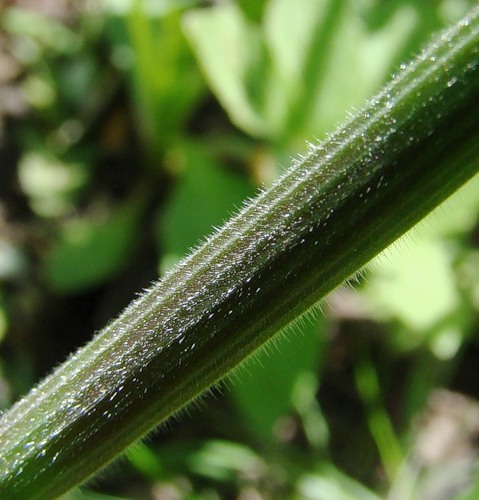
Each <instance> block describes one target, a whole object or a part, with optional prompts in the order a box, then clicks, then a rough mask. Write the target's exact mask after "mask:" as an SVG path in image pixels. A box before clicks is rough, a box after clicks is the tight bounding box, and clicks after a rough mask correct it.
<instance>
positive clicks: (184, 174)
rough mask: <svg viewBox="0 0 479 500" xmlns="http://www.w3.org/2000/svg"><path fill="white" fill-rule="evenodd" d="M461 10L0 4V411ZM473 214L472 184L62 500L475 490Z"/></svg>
mask: <svg viewBox="0 0 479 500" xmlns="http://www.w3.org/2000/svg"><path fill="white" fill-rule="evenodd" d="M473 3H474V2H473V1H472V0H471V1H468V0H430V1H427V2H426V1H420V0H387V1H386V0H322V1H318V0H296V1H295V2H293V1H289V0H241V1H240V0H238V1H237V2H234V1H226V0H224V1H220V0H217V1H200V0H184V1H181V0H176V1H173V0H169V1H168V0H143V1H141V0H103V1H100V0H96V1H95V0H90V1H84V2H80V1H73V0H71V1H66V0H8V1H4V2H2V3H0V409H3V410H5V409H7V408H8V407H9V406H10V405H11V404H12V403H13V402H14V401H15V400H17V399H18V398H19V397H20V396H21V395H22V394H24V393H25V392H26V391H28V389H29V388H30V387H31V386H32V385H34V384H35V383H36V382H37V381H38V380H39V379H40V378H41V377H43V376H44V375H45V374H47V373H48V372H50V371H51V369H52V368H53V367H54V366H56V365H58V363H60V362H61V361H62V360H63V359H65V357H66V356H67V355H68V354H69V353H71V352H72V351H73V350H75V348H76V347H78V346H80V345H82V344H84V343H86V342H87V341H88V339H89V338H91V336H92V335H93V333H94V332H95V331H98V330H99V329H100V328H101V327H102V326H104V325H105V324H106V323H107V322H108V320H110V319H111V318H113V317H114V316H115V315H117V314H118V313H119V312H120V311H121V310H122V308H123V307H125V306H126V305H127V304H128V302H129V301H130V300H131V299H132V298H134V297H135V295H136V293H137V292H138V291H140V290H141V289H143V288H145V287H148V286H149V285H150V283H151V282H152V281H153V280H155V279H157V277H158V276H161V274H162V273H163V272H164V271H165V270H167V269H169V268H170V267H171V266H173V265H174V264H175V263H176V262H177V261H178V260H179V259H180V258H181V257H182V256H183V255H184V254H185V253H186V252H187V251H188V249H190V248H191V247H192V246H195V245H197V244H198V242H201V241H202V240H204V238H205V236H206V235H207V234H208V233H210V232H211V231H212V230H213V228H214V227H218V226H220V225H221V224H222V222H224V221H225V220H226V219H227V218H228V216H229V215H231V214H232V213H234V212H235V211H237V210H238V208H239V207H241V206H242V204H243V203H244V200H245V199H247V198H248V197H251V196H254V194H255V192H257V190H258V188H259V187H260V186H263V185H268V184H269V183H271V181H272V180H273V179H274V178H275V177H277V175H278V174H279V173H280V172H281V171H282V170H283V169H284V168H285V167H287V166H288V165H289V163H290V161H291V158H292V157H295V156H297V155H298V154H299V153H301V151H305V149H306V141H311V142H312V141H316V140H319V139H321V138H323V137H325V135H326V134H327V133H328V131H332V130H333V129H334V127H335V126H336V125H337V124H338V123H340V122H341V121H342V120H344V119H345V118H346V117H347V115H348V113H349V112H354V109H357V108H358V107H360V106H362V105H363V103H364V102H365V100H366V99H367V98H368V97H370V96H372V95H373V93H374V92H375V91H376V90H377V89H378V88H379V87H380V86H381V85H382V84H383V83H384V82H385V81H387V80H388V78H390V77H391V75H392V74H394V72H395V71H398V70H399V68H400V67H401V65H403V64H405V63H407V61H408V60H409V59H410V58H411V57H413V56H414V55H415V54H417V53H418V51H419V49H420V47H421V45H422V44H423V43H424V42H425V41H427V40H428V39H429V38H430V36H431V33H433V32H435V31H437V30H438V29H441V28H442V27H444V26H446V25H448V24H450V23H453V22H454V21H455V20H457V19H459V18H460V17H461V16H462V15H463V14H464V13H465V12H466V11H467V9H468V7H469V6H470V5H471V4H473ZM478 112H479V111H478ZM478 214H479V181H478V180H477V179H476V180H473V181H472V182H471V183H469V185H468V186H466V187H465V188H463V189H462V191H460V192H459V193H458V194H457V195H456V196H454V197H453V198H452V199H451V200H449V201H448V202H447V203H446V204H445V206H443V207H441V208H439V209H438V210H437V211H436V212H435V213H434V214H432V215H431V216H430V217H429V218H428V219H427V220H426V221H425V222H422V223H421V224H420V225H419V226H418V227H417V228H414V230H413V231H412V232H411V234H410V235H408V236H406V237H405V238H403V239H402V240H401V241H400V242H398V243H396V244H395V245H394V246H393V247H392V248H391V249H389V250H387V251H386V252H385V253H384V254H383V255H382V256H380V257H379V258H378V259H376V261H375V262H374V263H372V264H371V265H369V266H368V267H367V268H366V269H365V270H364V272H362V273H361V274H360V275H359V276H357V277H356V278H355V279H354V280H353V281H352V284H353V286H349V284H346V285H345V286H343V287H342V288H341V289H340V290H338V291H336V292H334V293H332V294H331V295H330V296H329V297H328V298H327V299H326V300H325V301H324V303H323V304H322V305H321V309H322V312H319V311H318V312H316V313H314V314H313V313H311V314H310V315H309V316H308V317H306V318H303V319H302V320H300V321H298V322H297V323H296V324H295V325H293V326H292V327H290V328H288V329H287V331H286V332H285V333H284V334H281V335H280V338H278V339H276V340H275V341H274V342H272V343H271V344H270V345H269V346H267V347H266V348H265V349H264V350H263V351H262V352H260V353H259V354H258V355H257V356H256V357H255V359H254V360H252V361H251V360H249V361H247V362H246V363H245V364H244V366H242V367H240V368H239V369H238V370H236V371H235V372H234V373H233V374H232V375H231V376H230V377H229V378H228V381H226V383H225V384H224V385H223V386H222V387H220V388H217V389H214V390H213V391H212V394H210V395H207V396H205V397H204V398H203V399H202V400H201V401H200V403H199V404H197V405H196V404H195V405H193V406H192V407H191V408H190V409H189V410H188V412H187V414H186V415H181V416H180V417H179V418H177V419H174V420H173V421H172V422H170V423H168V424H167V425H165V426H164V427H162V428H161V429H160V430H159V431H158V432H156V433H154V435H153V436H152V437H151V438H149V439H148V440H147V441H146V442H145V443H142V444H138V445H136V446H134V447H132V448H131V449H130V450H129V451H128V453H127V454H126V458H124V459H122V460H121V461H120V462H118V463H117V464H115V465H113V466H110V467H109V468H108V469H107V470H106V471H105V472H104V473H102V474H101V476H100V478H99V479H96V480H94V481H93V482H92V483H91V484H89V485H88V486H87V487H86V488H82V489H78V490H75V491H73V492H72V493H69V494H68V495H65V498H66V499H72V500H74V499H88V498H92V499H93V498H98V499H101V498H131V499H160V500H163V499H164V500H174V499H212V500H213V499H223V498H224V499H241V500H261V499H290V498H291V499H321V500H336V499H339V500H343V499H344V500H346V499H351V500H352V499H367V500H369V499H375V498H391V499H399V500H402V499H409V498H411V499H415V498H417V499H431V500H432V499H434V500H436V499H450V498H459V499H474V498H478V496H476V495H479V480H478V478H479V476H477V465H478V464H477V455H478V441H479V401H478V400H479V372H478V370H477V363H478V360H479V344H478V338H479V337H478V310H479V248H478V246H479V229H478V227H479V226H478ZM0 453H1V451H0Z"/></svg>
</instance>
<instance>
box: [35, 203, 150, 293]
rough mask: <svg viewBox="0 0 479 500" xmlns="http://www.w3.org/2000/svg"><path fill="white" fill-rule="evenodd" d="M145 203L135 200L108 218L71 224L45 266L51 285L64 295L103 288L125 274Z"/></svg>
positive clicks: (92, 217) (87, 218)
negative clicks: (121, 273) (102, 286)
mask: <svg viewBox="0 0 479 500" xmlns="http://www.w3.org/2000/svg"><path fill="white" fill-rule="evenodd" d="M141 208H142V200H141V199H139V197H138V198H133V199H131V200H130V201H129V202H127V203H125V205H123V206H122V207H120V208H118V209H117V210H115V211H114V212H112V213H111V214H108V215H107V216H106V217H105V218H104V219H103V218H102V217H101V215H99V214H96V215H95V214H92V215H90V216H87V217H83V218H77V219H74V220H71V221H69V222H68V223H67V224H66V225H65V227H64V228H63V230H62V232H61V234H60V237H59V240H58V242H57V243H56V244H55V245H54V247H53V248H52V249H51V251H50V253H49V254H48V257H47V259H46V261H45V263H44V270H43V271H44V275H45V279H46V281H47V283H48V284H49V285H50V286H51V287H52V288H53V289H55V290H57V291H59V292H62V293H77V292H81V291H83V290H86V289H89V288H92V287H95V286H98V285H101V284H102V283H104V282H105V281H107V280H108V279H110V278H112V277H113V276H115V275H116V274H117V273H118V272H120V271H121V269H122V268H123V266H124V265H125V264H126V262H127V261H128V259H129V258H130V256H131V250H132V249H133V247H134V245H135V241H136V240H137V238H138V234H139V231H140V227H139V226H138V222H139V218H140V215H141Z"/></svg>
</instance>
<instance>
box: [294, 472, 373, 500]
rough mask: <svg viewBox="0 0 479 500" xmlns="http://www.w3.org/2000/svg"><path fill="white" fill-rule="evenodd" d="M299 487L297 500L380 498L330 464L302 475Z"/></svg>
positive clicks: (364, 499) (371, 499)
mask: <svg viewBox="0 0 479 500" xmlns="http://www.w3.org/2000/svg"><path fill="white" fill-rule="evenodd" d="M297 488H298V496H296V497H295V498H296V499H297V500H299V499H302V500H379V497H378V496H376V495H375V494H374V493H373V492H372V491H370V490H368V489H367V488H365V487H364V486H363V485H362V484H360V483H358V482H357V481H355V480H354V479H352V478H351V477H350V476H347V475H346V474H343V473H342V472H340V471H339V470H338V469H336V468H335V467H334V466H333V465H329V464H324V465H322V466H321V467H320V470H319V471H318V472H316V473H314V474H308V475H304V476H302V477H301V478H300V479H299V481H298V486H297Z"/></svg>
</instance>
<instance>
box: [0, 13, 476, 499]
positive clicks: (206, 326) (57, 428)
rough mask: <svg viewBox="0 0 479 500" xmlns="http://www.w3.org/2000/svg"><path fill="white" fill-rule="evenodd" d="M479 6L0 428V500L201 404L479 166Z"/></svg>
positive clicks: (74, 476) (43, 488) (69, 482)
mask: <svg viewBox="0 0 479 500" xmlns="http://www.w3.org/2000/svg"><path fill="white" fill-rule="evenodd" d="M477 103H479V8H474V9H473V10H472V11H471V12H470V13H469V14H468V16H467V17H466V18H465V19H464V20H462V21H461V22H460V23H458V24H457V25H456V26H455V27H454V28H453V29H451V30H449V31H446V32H444V33H443V34H442V35H441V36H440V37H438V38H437V39H436V40H435V41H434V42H433V43H432V44H431V45H430V46H429V47H428V48H427V49H426V50H425V51H424V52H423V53H422V54H421V55H420V56H419V57H418V58H417V59H416V60H415V61H414V62H413V63H412V64H410V65H409V66H407V67H405V68H403V69H402V70H401V71H400V73H399V74H398V75H397V76H396V77H395V78H394V79H393V81H392V82H391V83H390V84H389V85H388V86H386V87H385V89H384V90H383V91H382V92H380V93H379V94H378V95H377V96H376V97H375V98H374V99H372V100H371V101H370V102H369V103H368V104H367V106H366V107H365V108H364V109H363V110H362V111H360V112H359V113H358V114H357V115H356V116H354V117H352V118H351V119H350V120H349V122H348V123H346V124H345V125H344V126H343V127H341V128H340V129H339V130H337V131H336V132H335V133H334V134H333V135H331V136H330V137H329V138H328V139H327V140H326V141H325V142H324V143H322V144H320V145H318V146H312V147H311V148H310V152H309V154H308V155H307V156H305V157H304V158H301V159H300V160H299V161H297V162H294V164H293V166H292V168H291V169H290V170H289V171H288V172H287V173H286V174H285V175H284V176H283V177H282V178H281V179H280V180H278V181H277V182H276V183H275V184H274V185H273V186H272V187H271V188H270V189H268V190H267V191H264V192H262V193H261V194H260V195H259V196H258V197H257V198H256V199H254V200H253V201H251V202H250V203H249V204H248V205H247V206H246V207H245V208H244V209H243V210H241V212H240V213H239V214H238V215H237V216H235V217H234V218H232V219H231V220H230V221H229V222H228V223H227V224H226V225H225V226H224V227H223V229H222V230H221V231H219V232H217V233H216V234H215V235H213V236H212V237H210V238H209V240H208V241H207V242H206V243H205V244H204V245H202V246H201V247H200V248H198V249H197V250H196V251H195V252H193V253H192V254H191V255H190V256H189V257H187V258H186V259H184V260H183V261H182V262H181V263H180V264H179V265H178V266H177V267H176V268H175V269H174V270H173V271H172V272H171V273H169V274H168V275H166V276H165V277H164V278H163V279H162V280H161V281H160V282H159V283H158V284H156V285H155V286H153V287H152V288H151V289H150V290H149V291H147V292H145V293H144V294H143V295H142V296H141V297H139V298H138V299H137V300H135V301H134V302H133V303H132V304H131V305H130V306H129V307H128V308H127V309H126V310H125V311H124V312H123V314H122V315H121V316H120V317H119V318H118V319H116V320H115V321H113V322H112V323H110V324H109V325H108V326H107V327H106V328H105V329H104V330H103V331H102V332H100V334H98V335H97V336H96V337H95V338H94V339H93V340H92V341H91V342H90V343H89V344H88V345H87V346H85V347H83V348H82V349H80V350H79V351H78V352H77V353H76V354H75V355H73V356H72V357H71V358H70V359H69V360H68V361H67V362H65V363H64V364H63V365H62V366H60V367H59V368H58V369H57V370H56V371H55V372H54V373H53V374H52V375H50V376H49V377H48V378H46V379H45V380H44V381H43V382H42V383H41V384H40V385H38V386H37V387H36V388H35V389H33V390H32V391H31V392H30V394H28V395H27V396H26V397H25V398H24V399H23V400H21V401H20V402H19V403H17V404H16V405H15V406H14V407H13V408H12V409H11V410H10V411H9V412H8V413H6V414H5V415H4V416H3V418H2V420H1V421H0V450H1V457H0V497H1V498H2V499H7V498H21V499H25V498H29V499H33V498H51V497H55V496H57V495H60V494H61V493H63V492H65V491H67V490H68V489H70V488H71V487H72V486H74V485H76V484H78V483H80V482H82V481H84V480H85V479H86V478H88V477H89V476H90V475H92V474H93V473H95V472H96V471H97V470H98V469H99V468H101V467H103V466H104V465H105V464H106V463H108V462H110V461H111V460H112V459H114V458H115V457H116V456H117V455H118V454H119V453H121V452H122V451H123V450H124V449H125V447H127V446H128V445H129V444H130V443H132V442H133V441H135V440H136V439H138V438H140V437H142V436H143V435H145V433H147V432H148V431H150V430H151V429H153V428H154V427H155V426H157V425H158V424H159V423H160V422H161V421H163V420H164V419H166V418H167V417H168V416H170V415H171V414H173V413H175V412H177V411H178V410H179V409H181V408H182V407H183V406H184V405H186V404H187V403H188V402H189V401H191V400H192V399H194V398H196V397H197V396H198V395H200V394H201V393H202V392H204V391H205V390H206V389H208V388H209V387H210V386H211V385H212V384H214V383H215V382H216V381H218V380H219V379H220V378H221V377H222V376H223V375H225V374H226V373H227V372H228V371H229V370H230V369H232V368H233V367H234V366H236V365H237V364H238V363H239V362H240V361H241V360H243V359H244V358H245V357H246V356H247V355H248V354H250V353H251V352H253V351H254V350H255V349H257V348H258V347H259V346H261V345H262V344H263V343H264V342H265V341H267V340H268V339H269V338H271V337H272V336H273V335H274V334H275V333H276V332H278V331H279V330H280V329H281V328H282V327H284V326H285V325H287V324H288V323H290V322H291V321H292V320H294V319H295V318H296V317H297V316H298V315H300V314H301V313H303V312H304V311H306V310H307V309H308V308H310V307H311V306H313V305H314V304H315V303H316V302H317V301H318V300H319V299H321V297H323V296H324V295H325V294H326V293H328V292H329V291H330V290H331V289H333V288H334V287H336V286H337V285H338V284H340V283H341V282H343V281H344V280H345V279H347V278H348V277H349V276H351V274H353V273H354V272H356V271H357V270H358V269H359V268H361V266H363V265H364V264H365V263H366V262H368V261H369V260H370V259H371V258H372V257H374V256H375V255H376V254H377V253H378V252H380V251H381V250H382V249H384V248H385V247H387V246H388V245H389V244H390V243H391V242H393V241H394V240H395V239H396V238H398V237H399V236H400V235H402V234H403V233H404V232H405V231H407V230H408V229H409V228H410V227H412V226H413V225H414V224H415V223H416V222H418V221H419V220H420V219H421V218H422V217H424V216H425V215H426V214H427V213H428V212H429V211H430V210H432V209H433V208H434V207H435V206H437V205H438V204H439V203H440V202H441V201H443V200H444V199H446V198H447V197H448V196H449V195H450V194H451V193H452V192H454V191H455V190H456V189H457V188H458V187H459V186H461V185H462V184H463V183H464V182H466V181H467V180H468V179H469V178H470V177H472V176H473V175H474V174H475V173H476V172H477V171H478V169H479V165H478V160H477V153H478V150H479V110H478V107H477Z"/></svg>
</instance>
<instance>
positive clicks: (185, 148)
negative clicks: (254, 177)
mask: <svg viewBox="0 0 479 500" xmlns="http://www.w3.org/2000/svg"><path fill="white" fill-rule="evenodd" d="M176 161H177V162H178V164H179V165H180V168H181V169H182V174H181V176H180V177H179V180H178V185H177V186H176V188H175V190H174V191H173V194H172V195H171V197H170V199H169V201H168V203H167V206H166V207H165V208H164V210H162V213H161V221H160V226H159V231H160V234H159V236H160V240H161V242H162V243H161V248H162V249H163V250H164V252H165V257H164V259H163V262H162V264H161V267H162V269H163V270H166V269H168V268H169V267H171V265H173V264H175V263H176V262H177V261H178V260H179V259H180V258H181V257H182V256H184V255H185V254H186V252H187V251H188V250H189V249H190V248H191V247H193V246H194V245H197V244H198V242H199V241H200V240H201V238H204V237H205V236H206V235H207V234H209V233H210V232H211V230H212V229H213V228H214V227H217V226H220V225H221V224H222V223H223V222H224V221H225V220H226V219H227V217H228V216H229V215H231V213H232V212H234V211H235V210H236V209H237V208H238V207H239V206H241V204H242V203H243V201H244V200H245V199H246V198H247V197H248V196H251V195H252V194H253V193H254V192H255V189H254V187H253V185H252V184H251V183H250V182H248V180H247V179H246V177H244V176H241V175H239V174H237V173H234V172H231V171H228V170H227V169H225V168H224V167H223V165H220V164H218V163H217V161H216V160H215V159H214V158H212V156H211V155H210V154H209V153H208V150H207V149H206V148H205V147H204V146H203V145H201V144H199V143H194V142H191V141H190V142H184V143H182V144H181V147H180V149H178V150H177V151H176Z"/></svg>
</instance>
